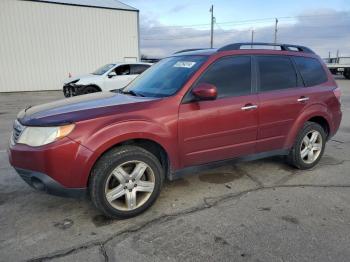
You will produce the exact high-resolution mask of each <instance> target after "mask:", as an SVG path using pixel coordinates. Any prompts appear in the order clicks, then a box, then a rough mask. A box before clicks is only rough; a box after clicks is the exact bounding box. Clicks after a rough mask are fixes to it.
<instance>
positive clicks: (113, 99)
mask: <svg viewBox="0 0 350 262" xmlns="http://www.w3.org/2000/svg"><path fill="white" fill-rule="evenodd" d="M155 99H157V98H152V97H136V96H130V95H123V94H116V93H112V92H98V93H93V94H88V95H82V96H77V97H71V98H68V99H67V98H66V99H62V100H58V101H54V102H51V103H47V104H43V105H38V106H33V107H31V106H30V107H28V108H26V109H24V110H22V111H21V112H19V114H18V116H17V118H18V120H19V121H20V122H21V123H22V124H23V125H27V126H54V125H63V124H66V123H73V122H77V121H82V120H87V119H91V118H96V117H99V116H105V115H108V114H116V113H118V111H119V112H120V110H118V109H120V107H122V106H123V105H127V104H128V105H130V104H136V103H137V104H139V103H144V102H147V101H151V100H155ZM124 108H125V107H124ZM128 108H129V110H130V107H128Z"/></svg>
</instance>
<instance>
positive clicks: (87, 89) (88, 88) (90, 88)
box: [82, 86, 100, 95]
mask: <svg viewBox="0 0 350 262" xmlns="http://www.w3.org/2000/svg"><path fill="white" fill-rule="evenodd" d="M99 91H100V90H99V89H98V88H97V87H95V86H86V87H84V89H83V91H82V94H84V95H86V94H91V93H96V92H99Z"/></svg>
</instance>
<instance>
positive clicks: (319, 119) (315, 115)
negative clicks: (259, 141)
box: [284, 105, 332, 148]
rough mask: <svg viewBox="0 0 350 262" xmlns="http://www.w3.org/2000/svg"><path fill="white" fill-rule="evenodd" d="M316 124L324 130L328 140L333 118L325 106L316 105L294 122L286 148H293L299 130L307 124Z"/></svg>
mask: <svg viewBox="0 0 350 262" xmlns="http://www.w3.org/2000/svg"><path fill="white" fill-rule="evenodd" d="M308 121H310V122H314V123H317V124H319V125H320V126H322V128H324V130H325V132H326V134H327V138H328V137H329V135H330V132H331V128H332V127H331V124H332V122H331V116H330V115H329V112H328V111H327V109H326V108H325V107H324V106H321V105H315V106H314V107H310V108H309V109H308V110H306V111H304V112H303V113H302V114H301V115H300V116H299V117H298V118H297V119H296V120H295V122H294V124H293V126H292V127H291V129H290V131H289V134H288V136H287V139H286V142H285V144H284V148H291V147H292V146H293V144H294V141H295V138H296V137H297V135H298V133H299V130H300V129H301V128H302V127H303V125H304V124H305V123H306V122H308Z"/></svg>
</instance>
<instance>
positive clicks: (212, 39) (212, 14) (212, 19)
mask: <svg viewBox="0 0 350 262" xmlns="http://www.w3.org/2000/svg"><path fill="white" fill-rule="evenodd" d="M209 12H210V13H211V30H210V48H213V42H214V19H215V17H214V5H211V8H210V10H209Z"/></svg>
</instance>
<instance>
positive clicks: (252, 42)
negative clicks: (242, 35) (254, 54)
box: [250, 29, 254, 49]
mask: <svg viewBox="0 0 350 262" xmlns="http://www.w3.org/2000/svg"><path fill="white" fill-rule="evenodd" d="M253 44H254V29H252V41H251V45H250V47H251V48H252V49H253Z"/></svg>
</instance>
